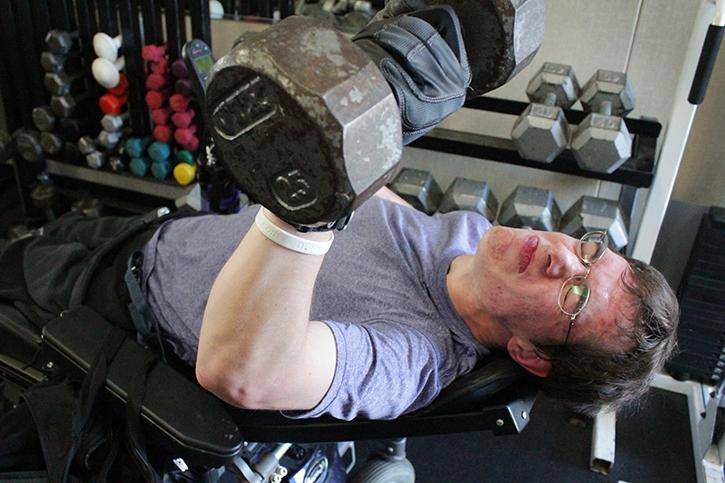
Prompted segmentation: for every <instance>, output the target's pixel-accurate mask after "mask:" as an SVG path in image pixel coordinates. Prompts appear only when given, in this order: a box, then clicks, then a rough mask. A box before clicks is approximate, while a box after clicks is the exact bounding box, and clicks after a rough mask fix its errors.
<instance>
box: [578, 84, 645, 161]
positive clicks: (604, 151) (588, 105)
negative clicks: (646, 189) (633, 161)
mask: <svg viewBox="0 0 725 483" xmlns="http://www.w3.org/2000/svg"><path fill="white" fill-rule="evenodd" d="M634 102H635V100H634V94H633V92H632V86H631V85H630V83H629V81H628V80H627V75H626V74H624V73H621V72H612V71H608V70H598V71H597V72H596V73H595V74H594V75H593V76H592V78H591V79H589V81H588V82H587V83H586V84H585V85H584V87H583V88H582V94H581V103H582V106H583V107H584V110H586V111H588V112H591V114H590V115H589V116H587V117H586V119H584V121H582V123H581V124H579V126H578V127H577V129H576V131H575V132H574V134H573V136H572V140H571V148H572V150H573V151H574V157H575V158H576V160H577V163H578V164H579V166H580V167H581V168H582V169H587V170H590V171H598V172H603V173H612V172H613V171H614V170H616V169H617V168H619V167H620V166H621V165H622V164H624V162H625V161H627V159H629V157H630V156H631V155H632V137H631V136H630V134H629V130H627V125H626V124H625V122H624V119H622V117H620V116H625V115H627V114H628V113H629V112H630V111H631V110H632V109H634Z"/></svg>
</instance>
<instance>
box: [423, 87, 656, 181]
mask: <svg viewBox="0 0 725 483" xmlns="http://www.w3.org/2000/svg"><path fill="white" fill-rule="evenodd" d="M527 106H528V104H527V103H524V102H518V101H511V100H506V99H496V98H493V97H479V98H476V99H472V100H470V101H468V102H467V103H466V104H465V106H464V107H466V108H469V109H477V110H483V111H489V112H496V113H500V114H510V115H513V116H518V115H520V114H521V113H522V112H523V111H524V109H526V107H527ZM564 114H565V115H566V118H567V121H568V122H569V123H570V124H579V123H580V122H582V121H583V120H584V118H585V117H586V116H587V114H588V113H586V112H583V111H578V110H565V111H564ZM625 122H626V124H627V129H629V132H630V133H631V134H633V135H634V143H633V146H632V157H631V158H630V159H629V160H628V161H627V162H626V163H625V164H624V165H623V166H622V167H621V168H619V169H618V170H616V171H615V172H613V173H611V174H607V173H599V172H595V171H587V170H584V169H581V168H579V166H578V165H577V163H576V160H575V159H574V155H573V154H572V152H571V151H569V150H566V151H564V152H563V153H562V154H560V155H559V156H558V157H557V158H556V159H555V160H554V161H553V162H551V163H548V164H547V163H539V162H536V161H529V160H528V159H524V158H522V157H521V156H520V155H519V153H518V151H517V150H516V147H515V146H514V143H513V141H512V140H511V139H510V138H499V137H493V136H486V135H483V134H474V133H466V132H461V131H454V130H450V129H442V128H438V129H434V130H433V131H431V132H430V133H428V135H426V136H424V137H422V138H420V139H418V140H417V141H415V142H414V143H412V144H411V145H410V146H411V147H414V148H421V149H428V150H432V151H438V152H443V153H448V154H456V155H460V156H468V157H473V158H478V159H485V160H489V161H497V162H502V163H506V164H512V165H516V166H525V167H528V168H535V169H541V170H545V171H554V172H558V173H564V174H571V175H575V176H581V177H584V178H594V179H599V180H603V181H612V182H615V183H621V184H624V185H627V186H632V187H634V188H648V187H650V185H651V184H652V180H653V179H654V165H655V151H656V149H655V148H656V145H657V138H658V137H659V135H660V133H661V132H662V125H661V124H660V123H659V122H657V121H649V120H643V119H629V118H625Z"/></svg>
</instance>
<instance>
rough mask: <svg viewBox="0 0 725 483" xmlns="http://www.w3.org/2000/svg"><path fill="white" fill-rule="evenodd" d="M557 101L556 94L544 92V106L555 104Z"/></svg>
mask: <svg viewBox="0 0 725 483" xmlns="http://www.w3.org/2000/svg"><path fill="white" fill-rule="evenodd" d="M558 102H559V99H558V98H557V97H556V94H554V93H553V92H547V93H546V99H544V102H543V104H544V105H546V106H552V107H554V106H556V105H557V104H558Z"/></svg>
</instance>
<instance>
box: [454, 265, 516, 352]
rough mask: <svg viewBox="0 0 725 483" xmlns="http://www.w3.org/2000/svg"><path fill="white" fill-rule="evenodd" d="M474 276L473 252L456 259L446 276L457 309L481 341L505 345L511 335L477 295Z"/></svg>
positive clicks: (497, 347)
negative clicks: (474, 287)
mask: <svg viewBox="0 0 725 483" xmlns="http://www.w3.org/2000/svg"><path fill="white" fill-rule="evenodd" d="M474 277H475V273H474V270H473V256H472V255H462V256H459V257H456V258H455V259H454V260H453V262H452V263H451V266H450V268H449V269H448V275H447V277H446V285H447V288H448V295H449V297H450V298H451V302H452V303H453V308H454V309H455V311H456V312H457V313H458V315H459V316H460V317H461V319H463V321H464V322H465V323H466V325H467V326H468V328H469V329H470V331H471V333H472V334H473V337H474V338H475V339H476V340H477V341H478V342H479V343H481V344H482V345H484V346H486V347H488V348H489V349H502V348H505V347H506V342H507V341H508V339H509V337H510V336H511V334H510V333H509V332H508V331H507V330H506V329H505V328H504V327H503V326H502V325H501V324H500V323H499V322H498V321H496V320H495V319H494V318H493V317H492V316H491V315H490V314H489V313H488V312H487V310H486V308H485V307H484V304H483V303H482V301H481V300H479V299H477V298H476V294H475V291H474V290H473V288H472V287H473V286H474Z"/></svg>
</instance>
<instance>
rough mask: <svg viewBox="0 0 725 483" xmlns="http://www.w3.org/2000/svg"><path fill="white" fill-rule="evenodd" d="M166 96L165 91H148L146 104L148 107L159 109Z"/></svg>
mask: <svg viewBox="0 0 725 483" xmlns="http://www.w3.org/2000/svg"><path fill="white" fill-rule="evenodd" d="M167 97H168V93H167V92H160V91H148V92H147V93H146V105H147V106H149V109H152V110H153V109H159V108H160V107H162V106H163V105H164V103H165V102H166V99H167Z"/></svg>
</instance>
